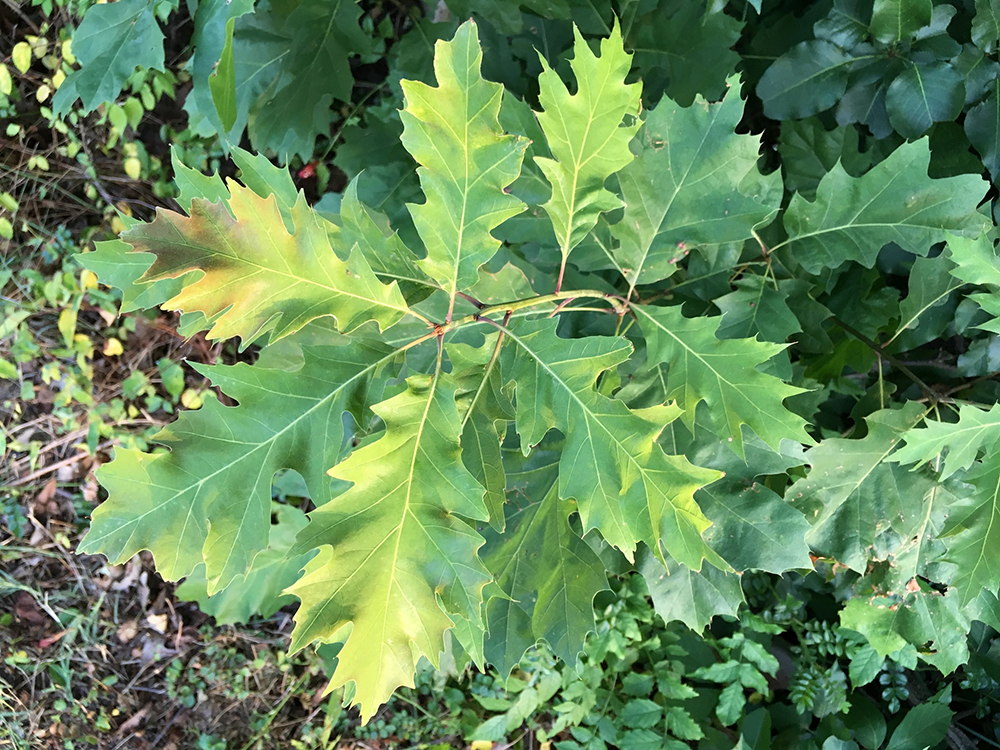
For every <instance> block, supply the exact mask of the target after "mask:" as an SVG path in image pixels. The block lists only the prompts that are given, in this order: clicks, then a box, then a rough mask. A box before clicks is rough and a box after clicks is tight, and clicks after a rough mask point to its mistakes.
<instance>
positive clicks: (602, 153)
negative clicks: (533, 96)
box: [535, 23, 642, 263]
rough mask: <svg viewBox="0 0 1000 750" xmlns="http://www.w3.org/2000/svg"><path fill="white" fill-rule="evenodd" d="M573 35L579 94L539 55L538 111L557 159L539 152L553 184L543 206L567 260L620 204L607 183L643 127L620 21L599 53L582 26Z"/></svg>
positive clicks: (539, 162)
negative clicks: (627, 79)
mask: <svg viewBox="0 0 1000 750" xmlns="http://www.w3.org/2000/svg"><path fill="white" fill-rule="evenodd" d="M574 34H575V39H576V42H575V44H574V46H573V54H574V57H573V60H572V61H571V63H570V65H571V67H572V69H573V75H574V77H575V78H576V93H575V94H570V93H569V90H568V89H567V88H566V84H565V83H563V81H562V79H561V78H560V77H559V74H558V73H556V72H555V71H554V70H553V69H552V68H550V67H549V65H548V63H547V62H546V60H545V58H544V57H543V56H542V55H541V54H539V56H538V57H539V60H540V61H541V64H542V74H541V75H540V76H539V77H538V86H539V92H538V101H539V103H540V104H541V105H542V108H543V110H544V111H543V112H539V113H538V114H537V117H538V122H539V124H540V125H541V126H542V130H543V131H544V132H545V138H546V140H547V141H548V146H549V150H550V151H551V152H552V157H553V158H551V159H548V158H542V157H536V158H535V163H536V164H537V165H538V166H539V168H541V170H542V172H543V173H544V174H545V178H546V179H547V180H548V181H549V183H550V184H551V185H552V197H551V198H549V200H548V201H547V202H546V203H544V204H542V208H544V209H545V211H546V212H547V213H548V215H549V218H551V219H552V225H553V227H554V228H555V233H556V239H557V241H558V242H559V250H560V252H561V253H562V257H563V262H564V263H565V260H566V257H567V256H568V255H569V254H570V252H571V251H572V250H573V248H574V247H576V246H577V245H579V244H580V242H581V241H582V240H583V238H584V237H586V236H587V235H588V234H589V233H590V230H591V229H593V228H594V225H595V224H596V223H597V219H598V217H599V216H600V215H601V214H602V213H603V212H605V211H611V210H613V209H616V208H619V207H620V206H621V205H622V202H621V201H620V200H619V199H618V198H617V197H616V196H615V195H614V193H612V192H611V191H610V190H608V189H607V188H605V187H604V183H605V181H606V180H607V179H608V177H610V176H611V175H613V174H614V173H615V172H617V171H618V170H619V169H621V168H622V167H624V166H625V165H626V164H628V163H629V162H630V161H632V159H633V155H632V152H631V151H630V150H629V141H631V140H632V136H633V135H635V133H636V131H637V130H638V128H639V121H638V119H637V118H638V115H639V108H640V106H641V102H640V95H641V92H642V85H641V84H639V83H631V84H626V83H625V77H626V76H627V75H628V73H629V68H630V66H631V62H632V56H631V55H630V54H628V53H627V52H625V50H624V48H623V47H622V36H621V29H620V28H619V26H618V25H617V23H616V24H615V27H614V29H613V30H612V31H611V35H610V36H609V37H608V38H607V39H603V40H602V41H601V56H600V57H597V56H596V55H595V54H594V53H593V51H592V50H591V49H590V45H588V44H587V42H586V40H585V39H584V38H583V36H582V35H581V34H580V30H579V29H577V28H576V27H574ZM629 120H635V122H629Z"/></svg>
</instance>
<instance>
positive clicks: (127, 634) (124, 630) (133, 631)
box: [115, 620, 139, 643]
mask: <svg viewBox="0 0 1000 750" xmlns="http://www.w3.org/2000/svg"><path fill="white" fill-rule="evenodd" d="M138 634H139V624H138V623H137V622H136V621H135V620H129V621H127V622H124V623H122V625H121V627H119V628H118V631H117V632H116V633H115V636H116V637H117V638H118V640H119V642H121V643H129V642H130V641H131V640H132V639H133V638H135V637H136V635H138Z"/></svg>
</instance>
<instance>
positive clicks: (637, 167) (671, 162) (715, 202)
mask: <svg viewBox="0 0 1000 750" xmlns="http://www.w3.org/2000/svg"><path fill="white" fill-rule="evenodd" d="M730 83H731V84H735V83H736V82H735V81H730ZM734 88H735V86H734ZM739 93H740V92H739V89H738V88H735V90H732V89H730V90H729V91H728V92H727V95H726V97H725V99H723V100H722V101H721V102H719V103H717V104H709V103H707V102H705V101H704V100H702V99H700V98H699V99H698V100H697V101H696V102H695V104H694V105H692V106H690V107H687V108H683V107H679V106H677V105H676V104H675V103H674V102H672V101H671V100H669V99H666V98H664V99H662V100H661V101H660V103H659V104H658V105H657V106H656V108H655V109H653V110H651V111H650V112H649V114H648V115H647V117H646V122H645V124H644V125H643V128H642V130H641V131H640V132H639V138H638V139H637V144H636V146H635V148H636V150H637V153H638V156H637V158H636V159H635V160H634V161H632V162H631V163H629V164H628V165H627V166H626V167H625V168H624V169H622V171H621V172H620V173H619V175H618V182H619V184H620V185H621V190H622V196H623V198H624V199H625V214H624V216H623V218H622V220H621V221H620V222H618V223H617V224H615V225H614V226H613V227H612V234H613V235H614V237H615V239H616V240H618V243H619V246H618V247H617V248H616V249H615V250H614V251H613V252H614V256H615V259H616V260H617V262H618V264H619V266H620V267H621V268H622V269H623V273H624V275H625V278H626V280H627V281H628V282H629V286H630V287H632V288H634V287H635V285H636V284H648V283H652V282H655V281H659V280H661V279H664V278H666V277H667V276H670V275H671V274H672V273H673V272H674V271H675V270H676V268H677V265H676V262H677V261H678V260H680V259H681V258H682V257H683V255H684V251H685V249H686V248H687V247H689V246H695V245H704V244H721V243H724V242H740V241H743V240H745V239H749V238H750V237H752V236H753V230H754V229H755V228H756V227H758V226H761V225H763V224H765V223H767V222H768V221H770V219H771V218H772V217H773V216H774V215H775V212H776V211H777V210H778V207H779V204H780V200H781V191H780V189H778V190H775V188H776V187H777V175H776V174H775V175H773V177H772V178H770V179H769V178H765V177H762V176H761V174H760V173H759V172H758V171H757V153H758V151H759V149H760V141H759V140H758V139H757V138H755V137H754V136H750V135H737V134H736V132H735V129H736V126H737V124H738V123H739V122H740V119H741V118H742V116H743V101H742V100H741V99H740V96H739Z"/></svg>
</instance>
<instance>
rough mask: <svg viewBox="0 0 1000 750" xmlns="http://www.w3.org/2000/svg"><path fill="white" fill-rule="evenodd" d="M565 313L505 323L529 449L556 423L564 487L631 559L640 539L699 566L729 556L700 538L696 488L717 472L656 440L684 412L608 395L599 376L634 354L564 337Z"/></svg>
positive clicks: (511, 376)
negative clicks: (562, 439) (597, 386)
mask: <svg viewBox="0 0 1000 750" xmlns="http://www.w3.org/2000/svg"><path fill="white" fill-rule="evenodd" d="M557 322H558V321H556V320H552V319H543V320H541V321H537V322H529V321H524V322H518V323H517V324H516V325H512V326H510V327H509V328H506V329H505V331H506V335H507V337H508V338H509V339H510V340H511V343H512V345H511V346H510V347H509V348H508V349H507V350H506V353H507V357H506V359H505V360H503V361H502V365H503V373H504V378H505V379H506V380H508V381H509V380H513V381H514V382H515V383H516V396H517V431H518V434H519V435H520V436H521V447H522V449H523V450H524V451H525V452H527V451H529V450H530V448H531V446H533V445H536V444H537V443H539V442H540V441H541V439H542V438H543V437H544V436H545V434H546V432H548V431H549V430H550V429H557V430H560V431H561V432H562V433H563V434H564V435H565V436H566V443H565V445H564V446H563V449H562V458H561V459H560V466H559V469H560V470H559V495H560V497H563V498H573V499H575V500H576V502H577V503H578V504H579V509H580V519H581V520H582V522H583V529H584V532H587V531H589V530H590V529H594V528H596V529H598V530H599V531H600V532H601V536H603V537H604V538H605V539H606V540H607V541H608V543H609V544H611V545H613V546H615V547H617V548H618V549H620V550H621V551H622V552H623V553H625V555H626V556H627V557H629V558H630V559H631V556H632V553H633V551H634V550H635V548H636V542H637V541H643V542H646V544H648V545H649V546H650V547H651V548H652V549H654V550H657V549H658V544H662V545H663V548H664V549H666V551H667V554H669V555H672V556H675V557H676V558H677V559H678V560H680V561H681V562H682V563H683V564H684V565H687V566H689V567H692V568H695V569H698V568H700V567H701V561H702V559H703V558H707V559H708V560H709V562H712V563H713V564H718V565H721V566H723V567H726V566H725V563H723V562H722V560H721V559H720V558H719V557H718V555H716V554H715V553H714V552H712V550H711V549H710V548H709V547H708V545H706V544H705V542H704V540H703V539H702V537H701V534H702V532H703V531H704V530H705V529H706V528H707V527H708V520H707V519H706V518H705V516H704V515H703V514H702V512H701V509H700V508H699V507H698V505H697V503H696V502H695V501H694V492H695V490H696V489H698V488H699V487H702V486H704V485H705V484H707V483H708V482H710V481H712V480H714V479H716V478H717V477H718V473H717V472H714V471H711V470H709V469H700V468H698V467H696V466H694V465H693V464H691V463H690V462H689V461H688V460H687V459H686V458H684V457H683V456H668V455H666V454H665V453H664V452H663V450H662V449H661V448H660V447H659V445H658V444H657V443H656V438H657V436H658V435H659V434H660V432H661V431H662V430H663V427H664V425H666V424H667V423H668V422H670V421H672V419H674V418H676V416H677V414H678V412H677V411H676V409H675V410H671V409H669V408H667V407H654V408H652V409H647V410H643V411H642V412H633V411H631V410H629V409H628V408H627V407H626V406H625V405H624V404H623V403H622V402H621V401H618V400H614V399H610V398H607V397H605V396H602V395H601V394H599V393H598V392H597V391H596V390H594V382H595V381H596V380H597V378H598V376H599V375H600V374H601V372H602V371H603V370H606V369H608V368H611V367H614V366H616V365H618V364H619V363H621V362H623V361H624V360H625V359H627V358H628V356H629V354H630V353H631V346H630V344H629V343H628V342H627V341H626V340H625V339H621V338H612V337H600V336H589V337H586V338H581V339H561V338H559V337H558V336H557V335H556V332H555V328H556V324H557Z"/></svg>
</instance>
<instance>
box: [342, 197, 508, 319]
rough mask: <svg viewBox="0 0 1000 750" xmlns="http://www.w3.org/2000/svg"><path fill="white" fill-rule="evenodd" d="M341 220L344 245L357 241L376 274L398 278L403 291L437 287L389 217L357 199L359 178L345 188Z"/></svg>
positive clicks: (387, 277)
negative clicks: (396, 230) (421, 267)
mask: <svg viewBox="0 0 1000 750" xmlns="http://www.w3.org/2000/svg"><path fill="white" fill-rule="evenodd" d="M340 220H341V222H342V224H343V227H342V228H341V237H342V240H343V243H344V245H346V246H348V247H350V246H352V245H354V244H355V243H357V245H358V249H359V250H360V251H361V254H362V255H364V257H365V260H367V261H368V264H369V265H370V266H371V268H372V270H373V271H374V272H375V273H376V275H378V276H380V277H382V278H383V279H390V280H393V281H397V282H398V283H399V285H400V289H401V290H403V291H404V293H405V292H406V291H407V290H412V289H414V288H418V287H424V288H426V289H434V288H435V287H436V286H437V285H436V284H435V283H434V282H433V281H431V280H430V279H429V278H428V277H427V275H426V274H424V272H423V271H421V270H420V268H419V266H418V265H417V257H416V256H415V255H414V254H413V252H412V251H411V250H410V249H409V248H408V247H406V245H405V244H403V241H402V240H401V239H400V238H399V235H398V234H397V233H396V232H394V231H392V229H391V228H390V226H389V221H388V220H387V219H386V217H385V216H384V215H383V214H381V213H379V212H377V211H373V210H372V209H370V208H368V207H367V206H365V205H364V204H363V203H361V201H360V200H359V199H358V179H357V178H355V179H353V180H351V182H350V183H349V184H348V186H347V188H346V189H345V190H344V196H343V200H342V201H341V203H340ZM498 301H499V300H498Z"/></svg>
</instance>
